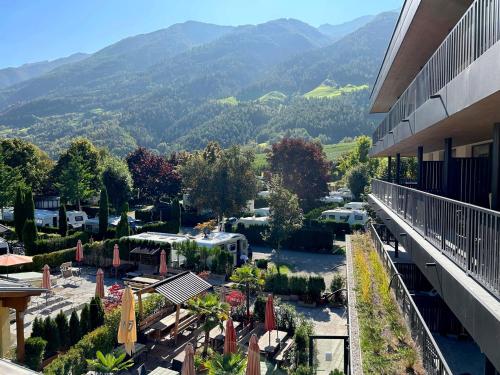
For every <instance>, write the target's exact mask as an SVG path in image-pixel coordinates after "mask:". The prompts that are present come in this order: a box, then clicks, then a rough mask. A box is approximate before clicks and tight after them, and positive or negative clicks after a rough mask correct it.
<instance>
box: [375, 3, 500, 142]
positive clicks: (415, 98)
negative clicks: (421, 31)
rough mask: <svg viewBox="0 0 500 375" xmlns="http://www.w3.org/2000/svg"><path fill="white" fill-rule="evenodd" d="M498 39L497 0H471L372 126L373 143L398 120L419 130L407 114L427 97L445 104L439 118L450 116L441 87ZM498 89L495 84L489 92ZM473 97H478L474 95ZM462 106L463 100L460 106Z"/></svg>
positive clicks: (499, 11) (499, 16)
mask: <svg viewBox="0 0 500 375" xmlns="http://www.w3.org/2000/svg"><path fill="white" fill-rule="evenodd" d="M499 39H500V0H476V1H474V3H473V4H472V5H471V6H470V7H469V9H468V10H467V12H466V13H465V14H464V15H463V17H462V18H461V19H460V21H459V22H458V23H457V24H456V25H455V27H454V28H453V30H452V31H451V32H450V33H449V35H448V36H447V37H446V39H445V40H444V41H443V43H442V44H441V45H440V46H439V47H438V49H437V50H436V51H435V53H434V54H433V55H432V57H431V58H430V59H429V61H428V62H427V63H426V64H425V65H424V66H423V67H422V69H421V70H420V72H419V73H418V74H417V76H416V77H415V79H414V80H413V81H412V83H411V84H410V85H409V86H408V88H407V89H406V90H405V91H404V92H403V94H402V95H401V96H400V97H399V99H398V100H397V101H396V103H395V104H394V105H393V106H392V108H391V110H390V111H389V112H388V114H387V116H386V118H385V119H384V120H383V121H382V123H381V124H380V125H379V126H378V128H377V129H376V130H375V132H374V134H373V137H372V139H373V144H374V145H377V143H379V142H381V141H382V140H383V139H384V137H386V136H387V135H389V134H393V135H394V130H395V128H396V127H398V126H399V125H400V124H404V125H401V126H406V127H407V128H408V129H407V131H405V133H406V134H407V135H410V136H411V135H414V134H415V133H416V132H418V131H420V130H422V129H421V127H420V126H417V125H416V124H415V121H413V124H412V122H411V121H410V117H411V116H412V115H413V114H414V113H415V112H416V111H417V109H419V108H420V107H422V106H423V105H424V104H425V103H427V102H428V101H430V100H431V101H432V100H437V101H438V102H441V103H439V104H438V105H439V106H441V109H442V108H443V107H444V112H445V113H444V115H443V116H442V117H441V118H440V119H441V120H442V119H445V118H448V117H450V116H451V114H450V112H451V111H449V110H448V108H447V105H446V104H445V102H444V99H443V95H441V91H442V90H443V88H445V87H446V86H447V85H448V84H450V83H451V82H452V81H453V80H454V79H455V78H457V77H458V76H459V75H460V74H461V73H462V72H464V71H465V70H466V69H467V68H468V67H470V66H471V65H472V64H473V63H474V62H475V61H476V60H478V59H479V58H480V57H481V56H483V55H484V54H485V52H487V51H488V50H489V49H490V48H491V47H492V46H494V45H495V44H496V43H497V41H498V40H499ZM483 68H484V67H483ZM489 68H490V69H495V68H497V66H496V65H490V66H489ZM483 70H484V69H483ZM486 81H487V79H486ZM481 84H482V85H484V86H488V82H484V81H483V82H481ZM498 89H499V88H497V87H495V88H494V89H493V90H490V92H489V93H491V92H495V90H498ZM455 94H459V93H455ZM463 95H465V93H464V94H463ZM463 95H462V96H463ZM474 99H475V100H476V101H478V100H479V98H476V97H474ZM465 107H466V106H465V104H464V106H463V108H465ZM436 122H437V121H436ZM455 125H456V124H455ZM394 143H395V142H394Z"/></svg>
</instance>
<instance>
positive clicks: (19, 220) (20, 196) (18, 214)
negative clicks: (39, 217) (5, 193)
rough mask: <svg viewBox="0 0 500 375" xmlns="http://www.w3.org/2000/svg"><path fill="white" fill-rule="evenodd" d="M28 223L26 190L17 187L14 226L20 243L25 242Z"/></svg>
mask: <svg viewBox="0 0 500 375" xmlns="http://www.w3.org/2000/svg"><path fill="white" fill-rule="evenodd" d="M25 222H26V213H25V206H24V190H23V189H22V188H21V186H18V187H17V190H16V199H15V201H14V226H15V228H16V234H17V238H18V240H19V241H22V240H23V228H24V223H25Z"/></svg>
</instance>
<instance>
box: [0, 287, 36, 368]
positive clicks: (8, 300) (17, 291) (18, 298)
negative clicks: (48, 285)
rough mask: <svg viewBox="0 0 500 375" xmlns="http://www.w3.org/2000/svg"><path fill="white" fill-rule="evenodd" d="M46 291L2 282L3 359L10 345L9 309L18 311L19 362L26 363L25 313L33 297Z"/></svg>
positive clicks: (0, 344)
mask: <svg viewBox="0 0 500 375" xmlns="http://www.w3.org/2000/svg"><path fill="white" fill-rule="evenodd" d="M45 291H46V289H43V288H32V287H30V286H26V285H24V284H20V283H15V282H11V281H7V280H1V281H0V355H1V356H2V357H3V356H4V355H5V354H6V352H7V350H8V349H9V344H10V324H9V309H14V310H16V331H17V332H16V334H17V360H18V361H19V362H24V354H25V351H24V313H25V311H26V309H27V308H28V303H29V301H30V298H31V297H32V296H39V295H40V294H42V293H43V292H45Z"/></svg>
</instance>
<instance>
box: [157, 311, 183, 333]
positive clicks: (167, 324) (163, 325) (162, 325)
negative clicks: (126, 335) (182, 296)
mask: <svg viewBox="0 0 500 375" xmlns="http://www.w3.org/2000/svg"><path fill="white" fill-rule="evenodd" d="M175 314H176V313H175V312H173V313H172V314H170V315H167V316H166V317H164V318H163V319H161V320H160V321H158V322H156V323H154V324H151V326H150V327H149V328H151V329H154V330H155V331H156V332H157V333H156V334H157V335H161V333H162V332H163V331H165V330H168V329H170V328H172V327H173V326H174V325H175ZM188 315H189V311H188V310H186V309H180V311H179V322H180V321H181V320H182V319H184V318H185V317H186V316H188Z"/></svg>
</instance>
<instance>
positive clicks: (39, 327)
mask: <svg viewBox="0 0 500 375" xmlns="http://www.w3.org/2000/svg"><path fill="white" fill-rule="evenodd" d="M43 334H44V329H43V319H42V318H39V317H37V316H35V319H33V324H32V325H31V337H43Z"/></svg>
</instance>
